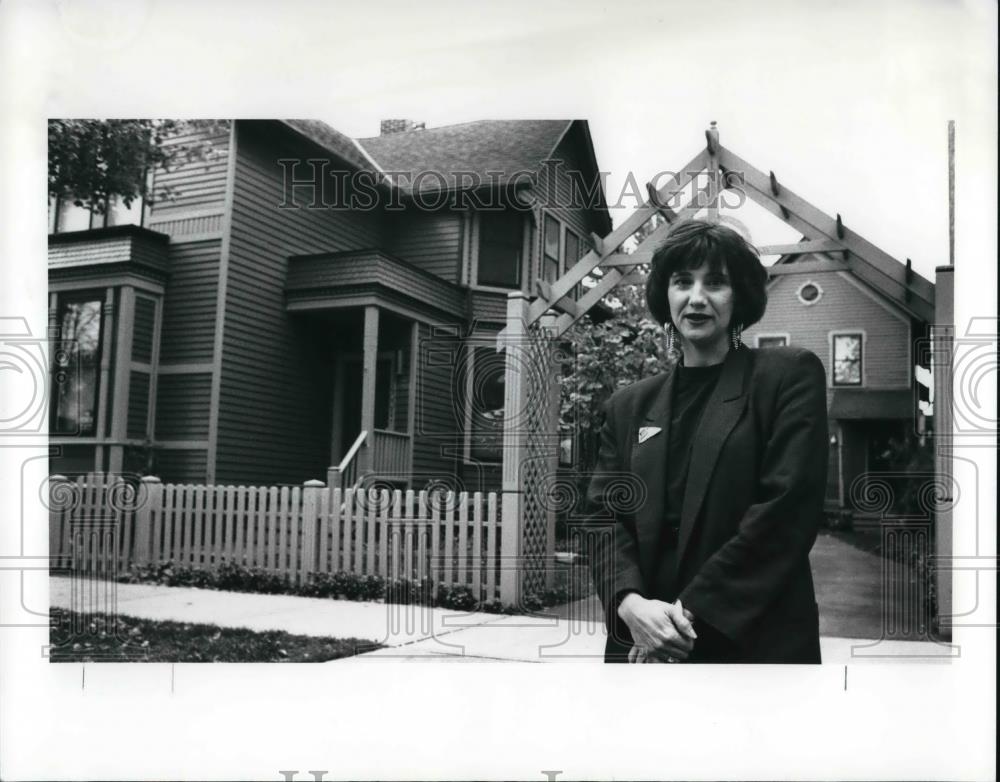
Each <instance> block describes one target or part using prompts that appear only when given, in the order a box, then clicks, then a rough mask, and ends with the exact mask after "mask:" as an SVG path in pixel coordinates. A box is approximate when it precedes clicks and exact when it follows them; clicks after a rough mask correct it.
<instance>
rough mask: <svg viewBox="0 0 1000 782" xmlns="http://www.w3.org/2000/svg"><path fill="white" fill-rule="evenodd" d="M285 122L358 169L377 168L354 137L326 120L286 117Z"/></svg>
mask: <svg viewBox="0 0 1000 782" xmlns="http://www.w3.org/2000/svg"><path fill="white" fill-rule="evenodd" d="M284 123H285V124H286V125H288V126H289V127H290V128H292V129H293V130H295V131H297V132H298V133H301V134H302V135H303V136H305V137H306V138H308V139H309V140H311V141H313V142H315V143H316V144H319V145H320V146H321V147H323V148H324V149H326V150H328V151H330V152H332V153H334V154H335V155H336V156H337V157H339V158H340V159H341V160H343V161H344V162H345V163H348V164H349V165H352V166H354V167H355V168H357V169H358V170H360V171H375V170H377V167H376V166H375V165H373V162H372V161H371V160H370V159H369V158H368V156H367V155H365V153H364V151H363V150H362V149H361V147H360V146H359V145H358V143H357V142H356V141H355V140H354V139H352V138H351V137H349V136H345V135H344V134H343V133H341V132H340V131H339V130H336V129H334V128H333V127H331V126H330V125H327V124H326V123H325V122H320V121H319V120H315V119H286V120H284Z"/></svg>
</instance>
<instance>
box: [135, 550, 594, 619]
mask: <svg viewBox="0 0 1000 782" xmlns="http://www.w3.org/2000/svg"><path fill="white" fill-rule="evenodd" d="M566 578H567V576H563V579H564V582H563V583H560V584H558V586H557V587H556V588H554V589H547V590H544V591H543V592H541V593H535V592H531V593H528V594H527V595H525V596H524V598H523V599H522V600H521V605H520V606H512V605H506V604H504V603H503V602H502V601H500V600H499V599H498V598H490V599H488V600H484V601H479V600H477V599H476V596H475V594H474V593H473V591H472V589H471V588H470V587H468V586H467V585H465V584H437V583H436V582H435V581H434V580H433V579H431V578H429V577H425V578H422V579H407V578H398V579H385V578H383V577H382V576H376V575H360V574H356V573H344V572H337V573H309V574H307V577H306V579H305V581H304V582H303V583H301V584H295V583H294V582H292V581H291V580H290V579H289V578H288V577H287V576H285V575H281V574H278V573H273V572H271V571H269V570H265V569H263V568H252V567H247V566H245V565H241V564H238V563H236V562H222V563H220V564H218V565H216V566H214V567H207V568H198V567H191V566H190V565H179V564H177V563H176V562H174V561H172V560H165V561H161V562H155V563H150V564H146V565H132V566H130V567H129V569H128V572H127V573H124V574H122V575H120V576H119V577H118V581H120V582H123V583H130V584H160V585H163V586H177V587H195V588H199V589H220V590H226V591H231V592H254V593H260V594H285V595H300V596H303V597H321V598H332V599H335V600H355V601H368V602H386V603H399V604H411V605H426V606H439V607H441V608H448V609H452V610H455V611H482V612H485V613H491V614H505V613H506V614H516V613H519V612H520V611H522V610H527V611H539V610H541V609H542V608H545V607H546V606H551V605H556V604H559V603H562V602H565V601H566V600H567V599H569V594H570V590H569V587H568V584H567V583H565V579H566ZM580 596H582V595H580Z"/></svg>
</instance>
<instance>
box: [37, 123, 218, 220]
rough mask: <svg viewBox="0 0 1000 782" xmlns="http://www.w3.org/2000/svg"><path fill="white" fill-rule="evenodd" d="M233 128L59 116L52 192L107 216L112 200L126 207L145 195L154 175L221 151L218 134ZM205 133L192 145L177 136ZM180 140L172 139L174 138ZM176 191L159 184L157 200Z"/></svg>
mask: <svg viewBox="0 0 1000 782" xmlns="http://www.w3.org/2000/svg"><path fill="white" fill-rule="evenodd" d="M227 128H228V123H227V122H226V121H219V120H155V119H107V120H105V119H55V120H49V195H50V196H52V197H54V198H62V199H67V200H70V199H71V200H72V202H73V203H74V204H75V205H76V206H82V207H85V208H87V209H91V210H93V211H96V212H97V213H99V214H103V213H104V212H105V210H106V209H107V207H108V204H109V203H110V201H111V200H112V199H114V198H118V199H120V200H121V201H122V202H123V203H124V204H125V206H126V207H130V206H131V205H132V202H133V201H135V200H137V199H139V198H144V199H146V201H147V202H151V201H152V196H153V194H152V193H148V192H146V189H147V180H148V173H149V172H151V171H156V170H158V169H163V170H167V171H169V170H171V169H172V168H174V167H176V166H179V165H183V164H185V163H189V162H192V161H197V160H210V159H211V158H212V157H213V156H214V155H215V154H217V151H216V149H215V147H214V145H213V144H212V136H217V135H218V134H219V133H220V132H224V131H225V130H226V129H227ZM198 130H200V131H205V132H203V133H199V134H198V135H197V136H196V137H195V138H197V139H198V140H196V141H192V142H190V143H177V141H176V139H177V138H179V137H180V136H182V135H184V134H189V133H191V131H198ZM172 139H173V140H174V141H171V140H172ZM173 195H175V193H173V192H172V191H171V190H170V189H169V188H158V189H157V193H156V196H157V198H170V197H171V196H173Z"/></svg>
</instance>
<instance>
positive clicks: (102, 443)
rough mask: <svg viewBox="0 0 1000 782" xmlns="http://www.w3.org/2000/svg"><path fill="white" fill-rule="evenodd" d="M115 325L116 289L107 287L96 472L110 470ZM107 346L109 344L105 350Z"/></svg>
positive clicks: (99, 385)
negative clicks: (113, 336) (113, 331)
mask: <svg viewBox="0 0 1000 782" xmlns="http://www.w3.org/2000/svg"><path fill="white" fill-rule="evenodd" d="M114 325H115V289H114V288H106V289H105V290H104V309H103V323H102V324H101V335H102V336H104V337H107V339H106V340H102V345H101V370H100V376H99V377H100V380H98V391H97V426H96V427H95V432H94V433H95V434H96V435H97V443H98V444H97V448H96V449H95V454H94V472H108V471H109V470H110V467H109V466H108V462H107V455H106V453H107V445H106V442H107V440H108V437H109V435H110V432H111V426H110V424H109V422H108V413H107V410H108V394H109V393H111V391H110V388H109V384H110V382H111V349H110V345H111V330H112V329H113V328H114ZM105 346H109V347H108V349H106V350H105Z"/></svg>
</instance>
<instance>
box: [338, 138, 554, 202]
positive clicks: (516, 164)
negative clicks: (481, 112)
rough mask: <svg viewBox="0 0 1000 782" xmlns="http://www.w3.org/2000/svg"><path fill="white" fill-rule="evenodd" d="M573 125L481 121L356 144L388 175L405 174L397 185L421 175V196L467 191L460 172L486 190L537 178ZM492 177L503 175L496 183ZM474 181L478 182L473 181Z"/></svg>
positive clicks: (404, 184) (408, 182) (370, 139)
mask: <svg viewBox="0 0 1000 782" xmlns="http://www.w3.org/2000/svg"><path fill="white" fill-rule="evenodd" d="M571 124H572V120H478V121H475V122H465V123H462V124H460V125H447V126H445V127H440V128H428V129H426V130H425V129H420V130H406V131H400V132H398V133H388V134H386V135H383V136H373V137H371V138H362V139H358V142H359V143H360V144H361V146H362V147H363V148H364V149H365V150H366V151H367V152H368V154H369V155H371V157H372V158H373V159H374V160H375V161H376V162H377V163H378V165H379V167H380V168H381V169H382V170H383V171H385V172H387V173H388V172H396V171H402V172H406V177H404V178H403V181H402V182H399V184H401V185H403V186H404V187H405V186H408V185H410V184H411V183H413V180H414V177H415V176H416V175H417V174H418V173H420V172H421V171H431V172H436V173H439V174H441V175H442V176H443V180H442V178H441V177H438V176H427V177H423V178H422V179H421V181H419V182H417V183H416V184H417V189H418V190H419V191H421V192H423V191H425V190H426V191H430V190H437V189H440V188H441V186H442V184H444V186H445V187H446V188H447V189H451V188H454V187H461V186H464V187H468V186H469V182H468V181H464V182H463V181H462V178H461V177H459V176H458V174H459V172H471V173H472V174H473V176H474V177H478V181H480V182H482V183H483V184H490V183H492V182H495V183H499V184H502V183H504V182H505V181H507V180H509V179H510V178H511V176H512V175H513V174H516V173H518V172H521V173H522V175H523V173H524V172H535V171H538V169H539V168H540V167H541V165H542V161H543V160H545V159H546V158H548V157H549V156H550V155H551V154H552V152H553V150H554V149H555V147H556V145H557V144H558V143H559V140H560V139H561V138H562V137H563V135H564V134H565V133H566V131H567V130H569V127H570V125H571ZM489 172H500V175H499V176H494V177H493V178H491V177H489V176H487V174H488V173H489ZM473 181H475V179H473Z"/></svg>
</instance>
